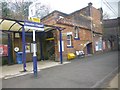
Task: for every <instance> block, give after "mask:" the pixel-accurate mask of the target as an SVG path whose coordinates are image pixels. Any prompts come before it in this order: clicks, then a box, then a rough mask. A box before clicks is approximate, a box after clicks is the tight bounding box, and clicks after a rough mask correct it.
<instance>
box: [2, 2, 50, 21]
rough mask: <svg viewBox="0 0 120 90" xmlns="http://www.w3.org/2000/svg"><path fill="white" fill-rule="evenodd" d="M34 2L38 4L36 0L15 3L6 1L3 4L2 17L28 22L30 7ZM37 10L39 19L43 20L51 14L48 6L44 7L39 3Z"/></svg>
mask: <svg viewBox="0 0 120 90" xmlns="http://www.w3.org/2000/svg"><path fill="white" fill-rule="evenodd" d="M0 2H1V1H0ZM33 2H36V0H25V1H24V0H21V1H20V0H18V1H17V0H15V2H9V1H8V0H5V1H4V2H1V3H2V4H1V7H2V11H1V12H2V17H5V18H14V19H20V20H26V19H28V14H29V12H28V11H29V6H30V5H31V4H32V3H33ZM36 9H37V10H36V15H37V17H40V18H42V17H44V16H46V15H47V14H49V8H48V6H46V5H42V4H41V3H40V2H39V3H37V7H36Z"/></svg>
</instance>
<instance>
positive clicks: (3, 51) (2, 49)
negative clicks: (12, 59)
mask: <svg viewBox="0 0 120 90" xmlns="http://www.w3.org/2000/svg"><path fill="white" fill-rule="evenodd" d="M0 56H8V45H0Z"/></svg>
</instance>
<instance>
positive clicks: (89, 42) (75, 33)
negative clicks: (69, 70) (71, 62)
mask: <svg viewBox="0 0 120 90" xmlns="http://www.w3.org/2000/svg"><path fill="white" fill-rule="evenodd" d="M2 21H4V20H1V25H2V24H4V22H2ZM6 21H7V20H6ZM10 22H11V21H7V24H8V25H9V24H10ZM41 22H42V23H44V24H46V25H52V26H60V27H62V28H65V29H64V30H62V51H63V52H62V55H63V59H64V60H66V59H67V54H68V53H76V51H78V50H79V51H84V53H85V54H86V55H89V54H94V53H99V52H101V51H102V26H101V25H102V23H101V22H102V9H96V8H94V7H93V6H92V3H89V4H88V6H86V7H85V8H83V9H80V10H77V11H75V12H72V13H71V14H65V13H62V12H59V11H53V12H52V13H50V14H49V15H47V16H45V17H44V18H42V19H41ZM7 24H5V26H4V28H5V29H7V28H6V25H7ZM11 25H12V26H10V27H9V28H8V29H7V30H9V31H10V30H11V29H13V28H14V26H17V24H16V23H12V24H11ZM16 29H17V31H18V32H15V31H12V32H9V31H8V32H2V34H5V35H6V37H5V38H6V41H5V40H3V41H5V45H7V44H10V45H9V46H10V47H8V48H11V51H8V52H9V53H10V54H11V59H12V58H13V59H12V60H14V62H16V52H15V51H14V48H15V47H19V49H20V50H19V51H22V32H21V29H22V28H21V27H20V28H18V27H17V28H16ZM2 31H4V30H2ZM5 35H3V36H5ZM59 36H60V31H58V30H56V29H55V28H46V30H45V31H44V32H37V33H36V42H37V59H38V60H56V61H57V60H58V61H59V60H60V59H59V58H60V50H59V40H60V37H59ZM25 37H26V48H28V50H27V49H26V60H27V61H32V52H31V48H30V47H31V44H32V32H30V31H29V30H28V31H27V32H26V33H25ZM8 41H11V43H8Z"/></svg>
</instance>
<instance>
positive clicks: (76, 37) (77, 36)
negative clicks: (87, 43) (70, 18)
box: [74, 26, 80, 40]
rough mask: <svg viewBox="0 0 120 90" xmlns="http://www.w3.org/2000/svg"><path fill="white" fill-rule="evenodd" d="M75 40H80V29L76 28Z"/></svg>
mask: <svg viewBox="0 0 120 90" xmlns="http://www.w3.org/2000/svg"><path fill="white" fill-rule="evenodd" d="M74 39H75V40H80V38H79V27H77V26H76V27H74Z"/></svg>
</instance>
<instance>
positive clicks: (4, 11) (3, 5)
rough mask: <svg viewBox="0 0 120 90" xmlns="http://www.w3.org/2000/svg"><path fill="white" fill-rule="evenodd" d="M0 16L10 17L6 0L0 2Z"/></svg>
mask: <svg viewBox="0 0 120 90" xmlns="http://www.w3.org/2000/svg"><path fill="white" fill-rule="evenodd" d="M1 8H2V10H1V12H2V14H1V16H2V17H3V18H10V17H11V16H12V15H11V10H10V9H9V8H8V3H7V2H1Z"/></svg>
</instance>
